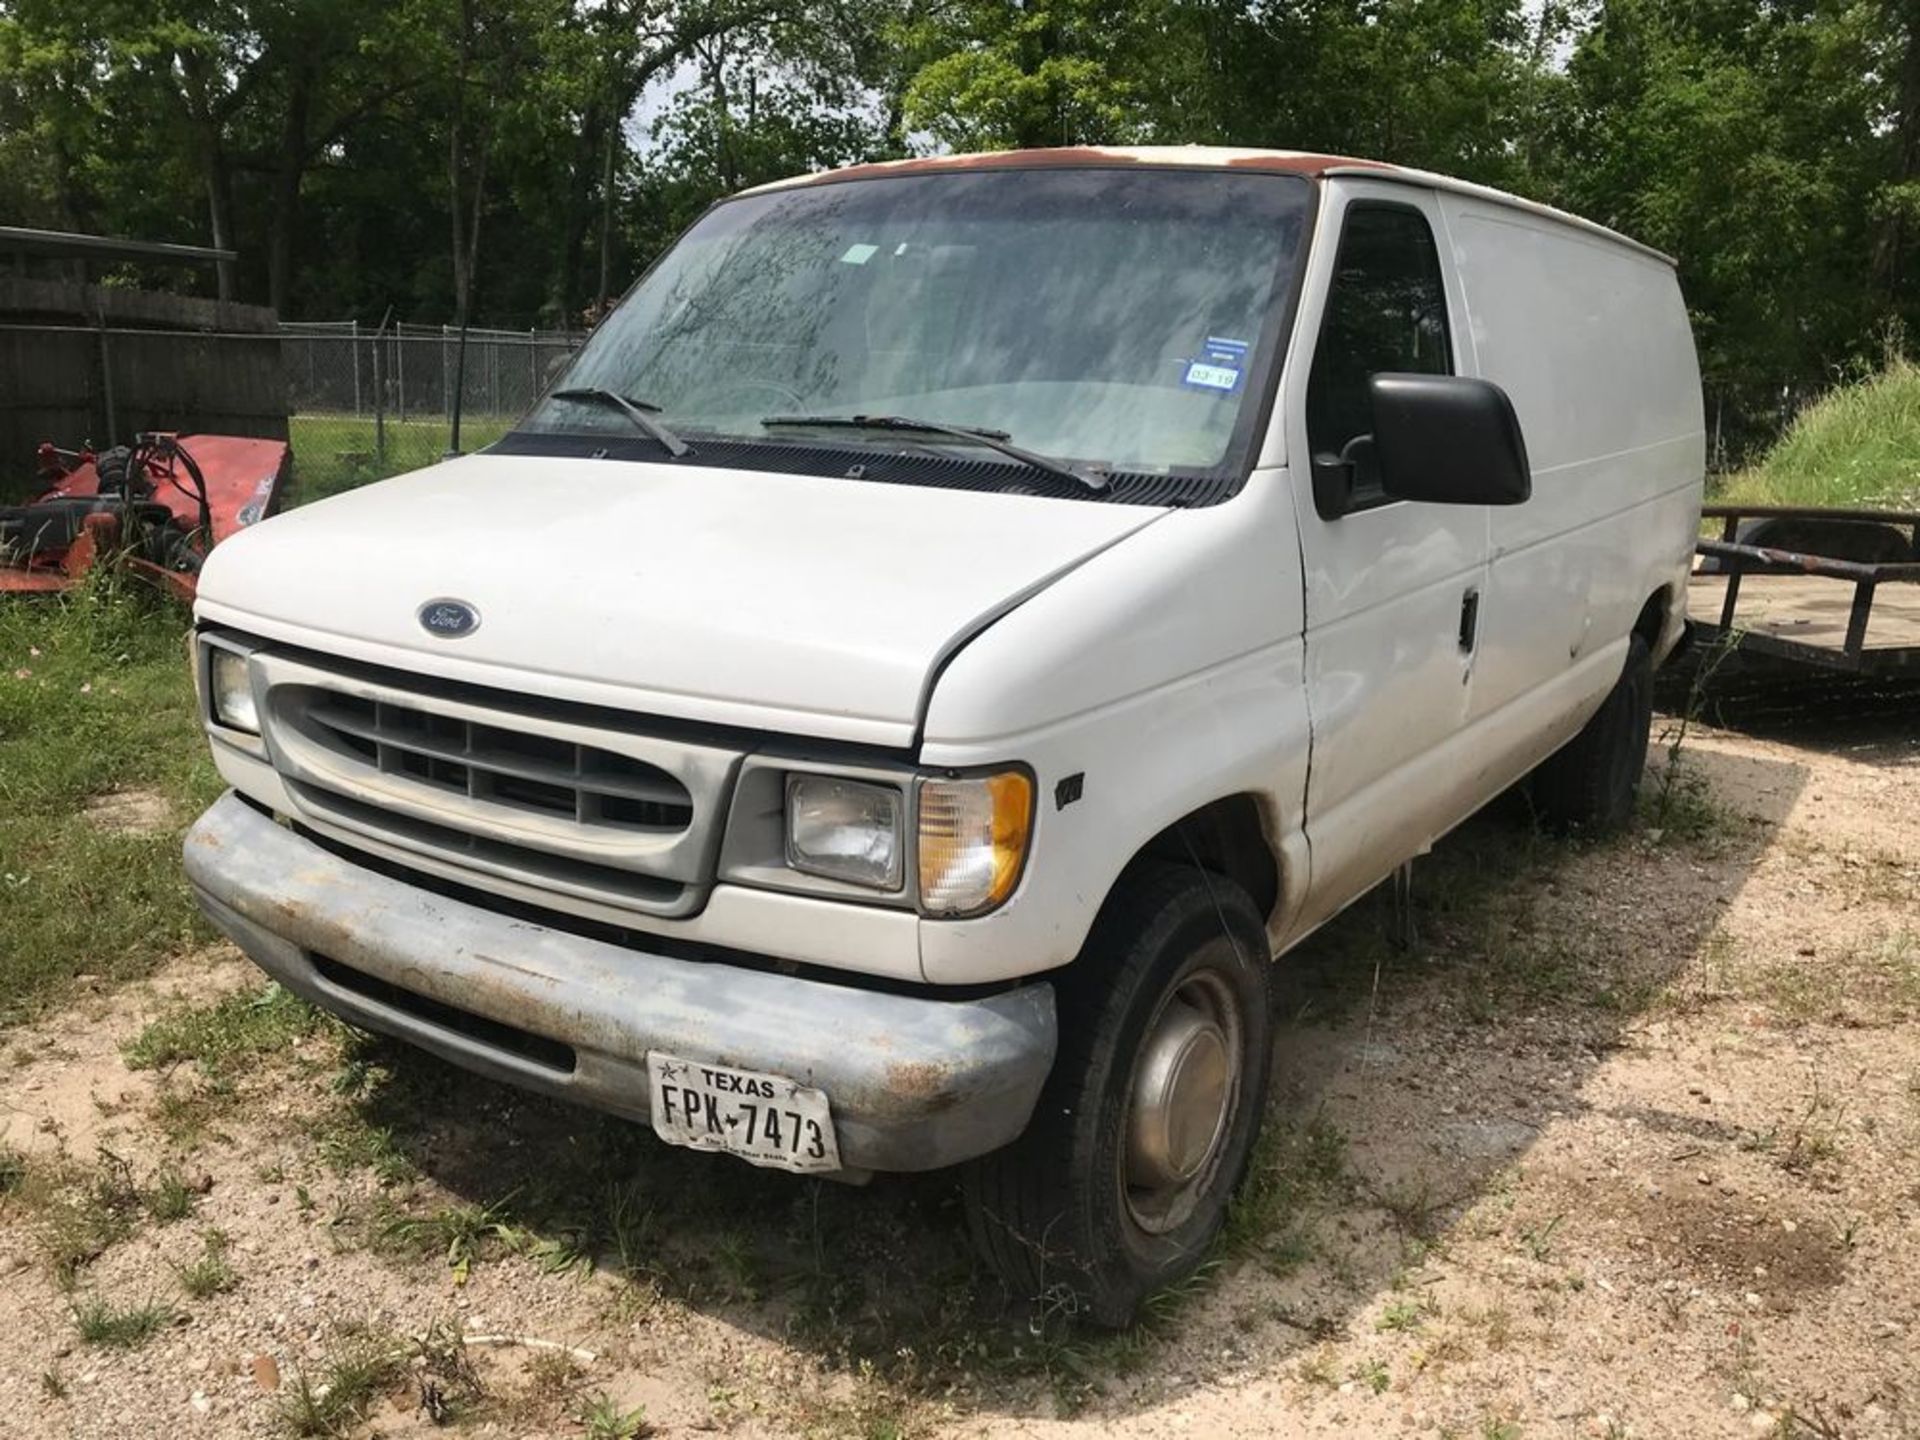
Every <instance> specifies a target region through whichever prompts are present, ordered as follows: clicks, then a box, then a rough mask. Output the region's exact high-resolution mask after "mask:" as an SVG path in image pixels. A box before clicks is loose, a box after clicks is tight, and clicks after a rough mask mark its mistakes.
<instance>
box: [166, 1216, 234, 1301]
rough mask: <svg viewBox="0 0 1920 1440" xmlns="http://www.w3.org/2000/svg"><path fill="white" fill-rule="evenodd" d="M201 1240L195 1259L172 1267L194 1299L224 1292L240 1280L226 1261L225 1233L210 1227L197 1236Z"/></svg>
mask: <svg viewBox="0 0 1920 1440" xmlns="http://www.w3.org/2000/svg"><path fill="white" fill-rule="evenodd" d="M200 1244H201V1251H200V1255H199V1257H198V1258H197V1259H195V1260H191V1261H189V1262H188V1263H187V1264H185V1265H176V1266H175V1267H174V1274H176V1275H177V1276H179V1277H180V1288H181V1289H182V1290H184V1291H186V1292H187V1294H188V1295H189V1296H191V1297H192V1298H193V1299H195V1300H206V1299H209V1298H211V1297H212V1296H215V1295H224V1294H225V1293H226V1292H227V1291H229V1290H231V1289H233V1287H234V1286H235V1285H236V1284H237V1283H239V1282H238V1277H237V1276H236V1275H235V1274H234V1273H233V1267H232V1266H231V1265H229V1264H228V1263H227V1237H226V1236H225V1235H223V1234H222V1233H221V1232H220V1231H218V1230H209V1231H207V1232H206V1234H204V1235H202V1236H201V1237H200Z"/></svg>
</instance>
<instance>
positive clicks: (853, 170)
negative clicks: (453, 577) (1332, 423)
mask: <svg viewBox="0 0 1920 1440" xmlns="http://www.w3.org/2000/svg"><path fill="white" fill-rule="evenodd" d="M1129 164H1134V165H1177V166H1189V167H1192V168H1195V169H1207V170H1259V171H1265V172H1267V173H1270V174H1283V175H1302V176H1305V177H1306V178H1308V179H1310V180H1320V179H1328V178H1337V177H1362V178H1367V179H1373V180H1387V181H1397V182H1400V183H1402V184H1407V185H1418V186H1420V187H1422V188H1425V189H1429V190H1444V191H1447V192H1450V193H1452V194H1455V195H1462V196H1466V197H1467V198H1469V199H1474V200H1479V201H1482V202H1485V203H1487V204H1493V205H1501V206H1505V207H1507V208H1509V209H1513V210H1519V211H1522V212H1524V213H1526V214H1530V215H1535V216H1538V217H1540V218H1541V219H1546V220H1552V221H1555V222H1557V223H1559V224H1562V225H1569V226H1572V227H1573V228H1575V229H1577V230H1583V231H1585V232H1586V233H1588V234H1590V235H1594V236H1597V237H1599V238H1602V239H1606V240H1611V241H1613V242H1615V243H1616V244H1620V245H1624V246H1626V247H1627V248H1628V249H1630V250H1634V251H1637V252H1639V253H1640V254H1642V255H1646V256H1649V257H1651V258H1652V259H1655V260H1658V261H1660V262H1662V263H1663V264H1666V265H1672V264H1674V263H1675V261H1674V258H1673V257H1672V256H1671V255H1668V254H1666V253H1664V252H1663V251H1660V250H1656V249H1654V248H1653V247H1652V246H1651V245H1645V244H1642V243H1641V242H1640V241H1638V240H1635V239H1634V238H1633V237H1632V236H1630V235H1622V234H1621V233H1620V232H1619V231H1618V230H1614V229H1610V228H1609V227H1607V226H1605V225H1602V224H1599V223H1598V222H1597V221H1593V220H1588V219H1586V218H1584V217H1583V216H1579V215H1574V214H1571V213H1569V212H1568V211H1565V210H1560V209H1556V208H1555V207H1554V206H1551V205H1545V204H1542V203H1541V202H1539V201H1537V200H1528V199H1526V198H1524V197H1523V196H1519V195H1514V194H1511V193H1509V192H1508V191H1505V190H1496V189H1494V188H1493V187H1491V186H1488V185H1476V184H1474V183H1473V182H1471V181H1468V180H1457V179H1455V178H1454V177H1453V176H1451V175H1440V174H1436V173H1435V172H1433V171H1430V170H1418V169H1414V168H1413V167H1411V166H1405V165H1391V164H1388V163H1387V162H1385V161H1382V160H1365V159H1361V158H1358V157H1356V156H1352V155H1330V154H1322V153H1319V152H1316V151H1310V150H1252V149H1238V148H1235V147H1232V146H1224V145H1134V146H1117V145H1070V146H1060V147H1057V148H1050V149H1037V150H990V151H982V152H979V153H977V154H967V155H927V156H919V157H915V158H912V159H907V160H880V161H874V162H872V163H869V164H864V165H847V166H843V167H841V168H840V169H838V170H817V171H814V172H813V173H811V174H807V175H795V176H792V177H790V178H788V179H785V180H775V181H773V182H772V183H771V184H767V185H761V186H757V187H755V189H754V190H749V191H747V192H746V193H748V194H755V193H758V192H761V191H768V190H785V189H791V188H794V187H796V186H804V185H830V184H835V183H837V182H840V181H844V180H868V179H875V178H879V177H882V176H888V175H912V174H919V173H928V172H941V171H952V170H1040V169H1053V168H1061V169H1068V168H1072V167H1074V166H1100V165H1108V166H1111V165H1129Z"/></svg>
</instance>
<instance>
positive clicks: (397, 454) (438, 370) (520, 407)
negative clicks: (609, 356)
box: [280, 320, 586, 500]
mask: <svg viewBox="0 0 1920 1440" xmlns="http://www.w3.org/2000/svg"><path fill="white" fill-rule="evenodd" d="M280 337H281V339H280V355H281V364H282V367H283V369H284V371H285V374H286V384H287V409H288V434H289V436H290V437H291V439H292V442H293V453H294V468H295V473H296V474H297V475H298V477H299V491H300V498H301V499H302V500H313V499H317V498H319V497H320V496H323V495H331V494H334V493H336V492H338V491H341V490H347V489H351V488H353V487H354V486H356V485H362V484H365V483H367V482H368V481H370V480H378V479H382V478H384V477H386V476H388V475H397V474H399V473H400V472H402V471H404V470H412V469H417V468H418V467H420V466H422V465H429V464H432V463H433V462H434V461H436V460H438V459H440V458H441V457H442V456H444V455H445V454H446V453H447V451H448V450H449V448H451V445H452V440H453V416H454V401H455V398H456V392H457V395H458V398H459V401H460V405H459V414H460V448H461V449H462V450H463V451H465V450H475V449H478V448H479V447H481V446H483V445H486V444H488V443H490V442H491V441H493V440H495V439H497V438H498V437H499V436H500V435H501V434H502V433H504V432H505V431H506V430H507V429H508V427H510V426H511V425H512V424H513V423H514V421H516V420H517V419H519V418H520V416H522V415H524V414H525V413H526V412H527V410H528V409H529V408H530V407H531V406H532V405H533V402H534V401H535V400H536V399H538V398H539V396H540V394H541V392H542V391H544V390H545V389H546V388H547V387H548V386H549V385H550V384H552V382H553V379H554V376H555V375H557V374H558V373H559V371H560V369H561V368H562V367H563V366H564V365H565V364H566V362H567V361H568V360H569V359H570V358H571V357H572V355H573V353H574V351H576V350H578V349H579V348H580V345H581V343H582V342H583V341H584V340H585V339H586V336H585V335H584V334H574V333H570V332H565V331H541V330H489V329H469V330H468V331H467V338H466V353H465V357H464V359H463V358H462V356H461V345H460V332H459V331H458V330H457V329H456V328H454V327H452V326H443V325H411V324H404V323H388V324H386V325H383V326H380V327H377V328H370V327H367V326H363V325H361V324H360V323H359V322H358V321H351V320H346V321H338V322H300V323H296V322H292V321H286V322H282V324H281V326H280Z"/></svg>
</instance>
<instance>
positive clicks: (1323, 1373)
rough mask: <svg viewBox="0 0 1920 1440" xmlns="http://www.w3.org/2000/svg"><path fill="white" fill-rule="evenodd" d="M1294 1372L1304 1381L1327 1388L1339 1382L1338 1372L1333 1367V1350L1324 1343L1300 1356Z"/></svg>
mask: <svg viewBox="0 0 1920 1440" xmlns="http://www.w3.org/2000/svg"><path fill="white" fill-rule="evenodd" d="M1296 1373H1297V1374H1298V1375H1299V1376H1300V1379H1301V1380H1302V1381H1303V1382H1304V1383H1306V1384H1308V1385H1324V1386H1326V1387H1327V1388H1328V1389H1329V1390H1331V1389H1332V1388H1333V1387H1334V1386H1335V1385H1338V1384H1339V1383H1340V1373H1339V1371H1337V1370H1335V1369H1334V1368H1333V1351H1332V1350H1330V1349H1329V1348H1328V1347H1326V1346H1325V1345H1321V1346H1319V1347H1317V1348H1316V1349H1313V1350H1310V1351H1308V1352H1307V1353H1306V1354H1305V1355H1304V1356H1302V1357H1301V1360H1300V1366H1299V1369H1298V1371H1297V1372H1296Z"/></svg>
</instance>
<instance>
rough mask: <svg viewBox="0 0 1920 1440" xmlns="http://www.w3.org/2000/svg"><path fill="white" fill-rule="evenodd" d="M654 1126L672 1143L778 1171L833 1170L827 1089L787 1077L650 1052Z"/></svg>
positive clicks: (834, 1146) (835, 1158)
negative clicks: (722, 1152) (721, 1153)
mask: <svg viewBox="0 0 1920 1440" xmlns="http://www.w3.org/2000/svg"><path fill="white" fill-rule="evenodd" d="M647 1078H648V1080H649V1081H650V1082H651V1085H650V1088H651V1089H652V1091H653V1132H654V1134H656V1135H658V1136H659V1137H660V1138H661V1139H662V1140H665V1141H667V1142H668V1143H669V1144H673V1145H687V1146H690V1147H692V1148H693V1149H695V1150H724V1151H726V1152H727V1154H729V1155H738V1156H739V1157H740V1158H741V1159H742V1160H749V1161H751V1162H752V1163H754V1164H755V1165H770V1166H773V1167H775V1168H777V1169H781V1170H798V1171H801V1172H806V1171H814V1170H838V1169H839V1168H840V1146H839V1144H838V1143H837V1142H836V1140H835V1138H834V1133H833V1114H832V1112H831V1111H830V1110H829V1109H828V1106H827V1095H826V1092H825V1091H824V1090H816V1089H814V1088H813V1087H812V1086H810V1085H801V1084H799V1083H797V1082H796V1081H793V1080H789V1079H788V1078H787V1077H786V1076H784V1075H767V1074H764V1073H762V1072H761V1071H758V1070H738V1069H735V1068H734V1067H733V1066H731V1065H714V1064H710V1063H708V1062H706V1061H700V1060H682V1059H681V1058H680V1057H679V1056H678V1055H666V1054H663V1053H661V1052H660V1051H658V1050H649V1051H648V1052H647Z"/></svg>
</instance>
